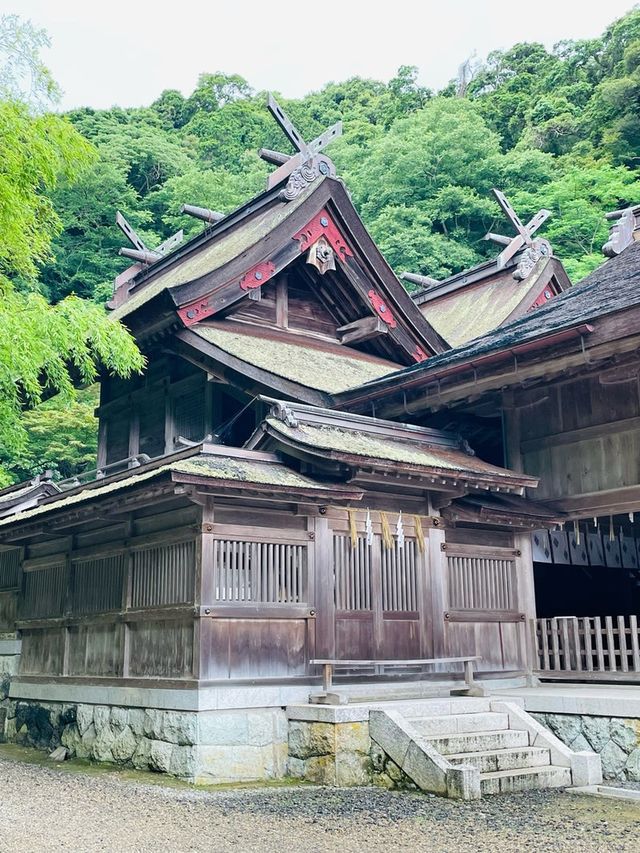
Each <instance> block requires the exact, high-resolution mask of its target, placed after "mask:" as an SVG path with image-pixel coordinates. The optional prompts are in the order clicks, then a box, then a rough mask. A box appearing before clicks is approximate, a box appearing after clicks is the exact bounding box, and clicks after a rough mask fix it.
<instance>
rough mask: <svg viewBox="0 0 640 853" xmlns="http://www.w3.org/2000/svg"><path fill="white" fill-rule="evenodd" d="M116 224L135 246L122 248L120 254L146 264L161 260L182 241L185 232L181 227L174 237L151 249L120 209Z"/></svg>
mask: <svg viewBox="0 0 640 853" xmlns="http://www.w3.org/2000/svg"><path fill="white" fill-rule="evenodd" d="M116 225H117V226H118V228H119V229H120V230H121V231H122V233H123V234H124V236H125V237H126V238H127V240H129V241H130V243H131V244H132V246H133V249H129V248H128V247H124V248H122V249H120V251H119V252H118V254H119V255H123V256H124V257H125V258H131V259H132V260H134V261H137V262H138V263H139V264H144V265H145V266H148V265H149V264H153V263H155V261H159V260H160V258H162V257H163V256H164V255H166V254H168V253H169V252H170V251H171V250H172V249H174V248H175V247H176V246H177V245H179V244H180V243H182V241H183V239H184V232H183V230H182V229H180V231H176V233H175V234H174V235H173V236H172V237H169V238H168V239H167V240H165V241H164V243H160V245H159V246H156V247H155V249H149V248H148V247H147V246H146V245H145V243H144V241H143V240H142V239H141V238H140V237H139V236H138V235H137V234H136V232H135V231H134V230H133V228H132V227H131V225H129V223H128V222H127V220H126V219H125V218H124V216H123V215H122V214H121V213H120V211H118V212H117V213H116Z"/></svg>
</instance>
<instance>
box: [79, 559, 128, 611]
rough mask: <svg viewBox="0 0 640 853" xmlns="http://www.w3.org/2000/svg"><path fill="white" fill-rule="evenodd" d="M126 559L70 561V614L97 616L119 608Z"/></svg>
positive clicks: (120, 605)
mask: <svg viewBox="0 0 640 853" xmlns="http://www.w3.org/2000/svg"><path fill="white" fill-rule="evenodd" d="M125 566H126V557H125V555H124V554H116V555H114V556H109V557H91V558H87V559H82V560H74V561H73V575H72V577H73V581H72V594H71V600H72V605H71V606H72V612H73V613H74V614H82V613H97V612H100V611H103V610H119V609H120V608H121V607H122V587H123V583H124V573H125Z"/></svg>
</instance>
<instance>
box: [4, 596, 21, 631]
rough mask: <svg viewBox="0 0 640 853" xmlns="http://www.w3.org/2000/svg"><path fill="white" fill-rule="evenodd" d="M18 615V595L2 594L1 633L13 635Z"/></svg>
mask: <svg viewBox="0 0 640 853" xmlns="http://www.w3.org/2000/svg"><path fill="white" fill-rule="evenodd" d="M17 615H18V595H17V593H15V592H0V633H11V632H13V631H14V630H15V623H16V618H17Z"/></svg>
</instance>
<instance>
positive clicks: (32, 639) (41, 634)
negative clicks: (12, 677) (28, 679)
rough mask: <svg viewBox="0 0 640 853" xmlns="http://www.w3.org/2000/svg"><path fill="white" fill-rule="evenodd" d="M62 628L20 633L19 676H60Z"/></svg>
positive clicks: (62, 650)
mask: <svg viewBox="0 0 640 853" xmlns="http://www.w3.org/2000/svg"><path fill="white" fill-rule="evenodd" d="M63 658H64V628H46V629H42V630H31V629H29V630H24V631H22V653H21V655H20V675H35V674H44V675H62V665H63Z"/></svg>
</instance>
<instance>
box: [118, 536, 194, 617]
mask: <svg viewBox="0 0 640 853" xmlns="http://www.w3.org/2000/svg"><path fill="white" fill-rule="evenodd" d="M195 564H196V545H195V542H194V541H193V540H189V541H186V542H176V543H173V544H171V545H156V546H153V547H151V548H143V549H140V550H136V551H134V552H133V567H132V575H133V577H132V586H131V606H132V607H135V608H137V607H158V606H163V605H170V604H189V603H191V602H192V601H193V597H194V584H195Z"/></svg>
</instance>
